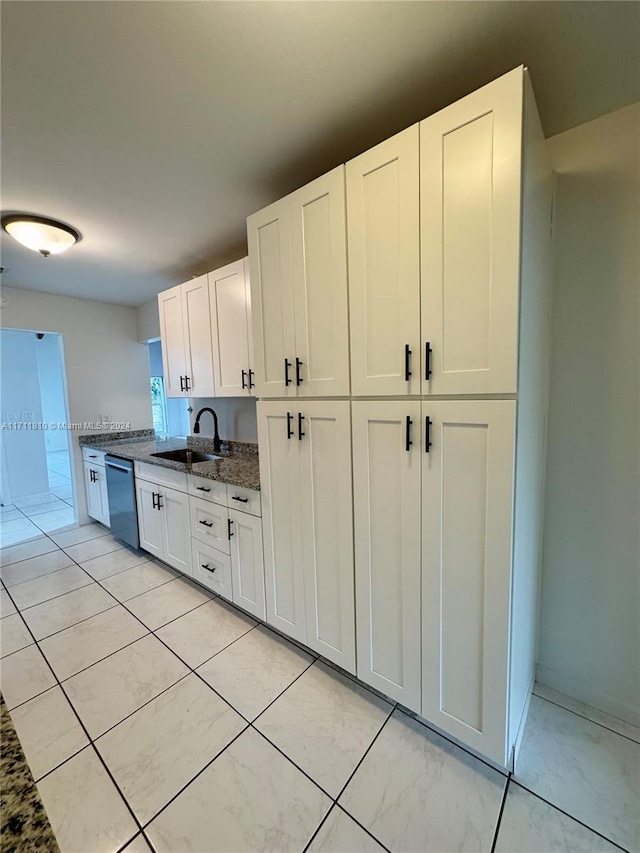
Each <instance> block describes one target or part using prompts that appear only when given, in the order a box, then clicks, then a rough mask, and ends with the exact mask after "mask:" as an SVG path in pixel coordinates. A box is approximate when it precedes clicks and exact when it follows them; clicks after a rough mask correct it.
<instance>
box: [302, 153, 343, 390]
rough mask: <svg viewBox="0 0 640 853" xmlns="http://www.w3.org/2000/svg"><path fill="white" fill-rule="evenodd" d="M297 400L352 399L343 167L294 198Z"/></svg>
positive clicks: (303, 189) (313, 183)
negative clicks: (350, 391)
mask: <svg viewBox="0 0 640 853" xmlns="http://www.w3.org/2000/svg"><path fill="white" fill-rule="evenodd" d="M289 198H290V202H289V203H290V210H291V263H292V269H293V289H294V299H295V324H296V353H295V354H296V357H297V358H299V359H300V360H301V362H302V365H301V367H300V375H301V378H302V382H301V384H300V385H299V386H298V396H307V397H318V396H325V397H330V396H346V395H347V394H349V312H348V297H347V233H346V210H345V184H344V166H339V167H338V168H337V169H334V170H333V171H332V172H329V173H328V174H327V175H323V176H322V177H321V178H318V179H317V180H316V181H313V182H312V183H310V184H308V185H307V186H306V187H303V188H302V189H300V190H297V191H296V192H295V193H293V194H292V195H291V196H290V197H289Z"/></svg>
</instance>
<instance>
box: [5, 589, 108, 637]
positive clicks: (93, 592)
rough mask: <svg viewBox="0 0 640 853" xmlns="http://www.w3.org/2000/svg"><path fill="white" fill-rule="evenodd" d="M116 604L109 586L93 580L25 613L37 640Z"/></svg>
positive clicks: (23, 615) (26, 620)
mask: <svg viewBox="0 0 640 853" xmlns="http://www.w3.org/2000/svg"><path fill="white" fill-rule="evenodd" d="M117 604H118V602H117V601H116V600H115V598H113V596H111V595H109V593H108V592H107V591H106V589H102V587H101V586H99V585H98V584H97V583H94V582H93V581H91V583H89V584H88V585H87V586H83V587H80V589H76V590H73V591H72V592H68V593H66V594H65V595H60V596H58V597H57V598H52V599H51V600H50V601H45V602H43V603H42V604H38V605H36V606H35V607H29V608H28V609H27V610H23V611H22V617H23V619H24V621H25V622H26V623H27V625H28V626H29V628H31V630H32V631H33V634H34V636H35V638H36V640H43V639H44V638H45V637H48V636H50V635H51V634H55V633H57V632H58V631H63V630H64V629H65V628H69V627H70V626H71V625H75V624H76V623H77V622H81V621H82V620H83V619H88V618H89V617H90V616H95V615H96V613H102V611H103V610H108V609H109V608H110V607H116V606H117Z"/></svg>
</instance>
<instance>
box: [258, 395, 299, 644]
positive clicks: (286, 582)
mask: <svg viewBox="0 0 640 853" xmlns="http://www.w3.org/2000/svg"><path fill="white" fill-rule="evenodd" d="M289 405H290V404H289ZM287 411H288V410H287V403H286V402H283V403H276V402H273V403H271V402H259V403H258V440H259V443H260V485H261V491H262V520H263V539H264V564H265V584H266V588H265V593H266V603H267V622H269V623H270V624H271V625H273V626H274V628H278V629H279V630H280V631H282V632H283V633H285V634H288V635H289V636H291V637H294V638H295V639H297V640H300V641H301V642H303V643H304V642H305V637H306V630H305V607H304V579H303V571H302V557H301V544H300V542H301V540H300V521H301V519H300V482H299V476H300V475H299V450H298V439H297V437H296V436H295V434H294V435H293V437H292V438H290V439H288V438H287ZM289 412H290V413H291V410H290V409H289Z"/></svg>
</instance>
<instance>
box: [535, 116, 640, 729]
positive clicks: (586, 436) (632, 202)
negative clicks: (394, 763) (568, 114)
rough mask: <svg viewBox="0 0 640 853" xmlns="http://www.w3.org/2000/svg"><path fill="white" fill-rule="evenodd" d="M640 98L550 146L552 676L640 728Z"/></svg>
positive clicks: (546, 623) (547, 602)
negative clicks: (553, 177) (553, 189)
mask: <svg viewBox="0 0 640 853" xmlns="http://www.w3.org/2000/svg"><path fill="white" fill-rule="evenodd" d="M639 140H640V104H635V105H633V106H631V107H627V108H625V109H623V110H619V111H616V112H614V113H611V114H610V115H607V116H603V117H602V118H599V119H597V120H596V121H593V122H590V123H588V124H585V125H582V126H580V127H577V128H574V129H573V130H570V131H568V132H566V133H563V134H560V135H559V136H556V137H554V138H552V139H550V140H549V141H548V145H549V151H550V154H551V159H552V164H553V167H554V169H555V170H556V171H557V195H556V204H555V225H554V236H555V253H556V257H555V280H554V306H553V346H552V368H551V398H550V414H549V433H548V453H547V488H546V517H545V536H544V559H543V575H542V588H541V614H540V639H539V649H538V664H539V665H538V679H539V680H540V681H542V682H543V683H545V684H547V685H549V686H551V687H555V688H556V689H558V690H561V691H563V692H565V693H568V694H570V695H572V696H574V697H576V698H578V699H581V700H583V701H586V702H588V703H590V704H592V705H595V706H596V707H599V708H601V709H602V710H604V711H608V712H609V713H612V714H615V715H617V716H620V717H623V718H625V719H627V720H629V721H631V722H635V723H636V724H639V723H640V606H639V605H640V548H639V542H638V535H639V534H638V532H639V529H640V525H639V516H640V507H639V494H638V492H639V487H640V454H639V450H640V442H639V435H640V419H639V395H638V390H639V376H638V365H639V361H640V358H639V356H640V334H639V313H638V307H639V306H638V296H639V287H640V284H639V283H640V254H639V230H638V227H639V223H640V163H639V150H640V148H639V144H638V141H639Z"/></svg>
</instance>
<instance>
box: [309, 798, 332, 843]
mask: <svg viewBox="0 0 640 853" xmlns="http://www.w3.org/2000/svg"><path fill="white" fill-rule="evenodd" d="M337 808H338V804H337V803H336V802H335V800H334V802H332V803H331V806H330V807H329V809H328V811H327V813H326V815H325V816H324V817H323V818H322V820H321V821H320V823H319V824H318V825H317V827H316V828H315V831H314V833H313V835H312V836H311V838H310V839H309V840H308V841H307V843H306V844H305V846H304V847H303V848H302V853H306V851H307V850H308V849H309V846H310V844H311V843H312V841H313V840H314V838H315V837H316V835H317V834H318V833H319V832H320V830H321V829H322V827H323V826H324V825H325V823H326V822H327V819H328V817H329V815H330V814H331V812H332V811H334V809H337Z"/></svg>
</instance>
